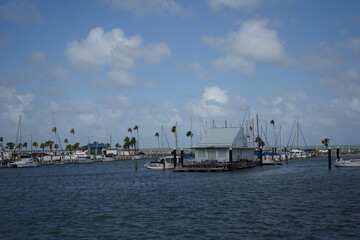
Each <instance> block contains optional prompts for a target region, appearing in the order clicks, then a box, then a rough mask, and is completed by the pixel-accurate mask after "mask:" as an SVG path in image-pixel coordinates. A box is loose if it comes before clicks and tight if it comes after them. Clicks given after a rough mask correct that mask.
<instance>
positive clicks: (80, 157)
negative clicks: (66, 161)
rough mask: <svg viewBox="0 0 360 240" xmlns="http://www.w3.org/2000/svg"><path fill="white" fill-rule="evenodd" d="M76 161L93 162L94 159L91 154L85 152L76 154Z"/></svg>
mask: <svg viewBox="0 0 360 240" xmlns="http://www.w3.org/2000/svg"><path fill="white" fill-rule="evenodd" d="M76 155H77V157H76V163H93V162H94V159H92V158H91V156H90V154H87V153H85V152H83V153H78V154H76Z"/></svg>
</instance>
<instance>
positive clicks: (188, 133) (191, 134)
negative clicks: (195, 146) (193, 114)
mask: <svg viewBox="0 0 360 240" xmlns="http://www.w3.org/2000/svg"><path fill="white" fill-rule="evenodd" d="M193 136H194V134H193V133H192V132H191V131H188V132H187V133H186V137H190V140H191V147H192V138H193Z"/></svg>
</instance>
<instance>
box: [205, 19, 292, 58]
mask: <svg viewBox="0 0 360 240" xmlns="http://www.w3.org/2000/svg"><path fill="white" fill-rule="evenodd" d="M268 24H269V21H268V20H264V19H254V20H249V21H246V22H244V23H243V24H242V25H241V27H240V29H239V31H237V32H231V33H229V34H227V35H226V36H225V37H210V36H204V37H203V38H202V40H203V42H204V43H206V44H208V45H209V46H211V47H213V48H215V49H217V50H219V51H221V52H224V53H225V54H229V55H234V56H238V57H243V58H245V59H250V60H255V61H261V62H267V63H274V64H287V63H288V61H289V59H288V57H287V56H286V53H285V50H284V48H283V43H282V42H281V41H280V40H279V38H278V35H277V32H276V31H275V30H272V29H269V28H268Z"/></svg>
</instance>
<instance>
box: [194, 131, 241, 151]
mask: <svg viewBox="0 0 360 240" xmlns="http://www.w3.org/2000/svg"><path fill="white" fill-rule="evenodd" d="M239 131H242V128H238V127H229V128H210V129H208V131H207V132H206V135H205V136H204V138H203V139H202V140H201V141H200V142H199V144H198V146H199V147H215V146H218V147H221V146H222V147H231V146H232V144H233V142H234V140H235V138H236V136H237V135H238V134H239Z"/></svg>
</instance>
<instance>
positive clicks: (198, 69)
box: [180, 62, 208, 79]
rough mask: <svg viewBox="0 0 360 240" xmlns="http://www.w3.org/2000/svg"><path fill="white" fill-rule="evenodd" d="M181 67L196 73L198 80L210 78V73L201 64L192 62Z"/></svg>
mask: <svg viewBox="0 0 360 240" xmlns="http://www.w3.org/2000/svg"><path fill="white" fill-rule="evenodd" d="M180 67H182V68H183V69H184V70H186V71H188V72H191V73H194V74H195V75H196V77H197V78H198V79H205V78H207V76H208V72H207V71H206V69H204V67H203V65H202V64H201V63H199V62H192V63H189V64H186V65H180Z"/></svg>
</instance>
